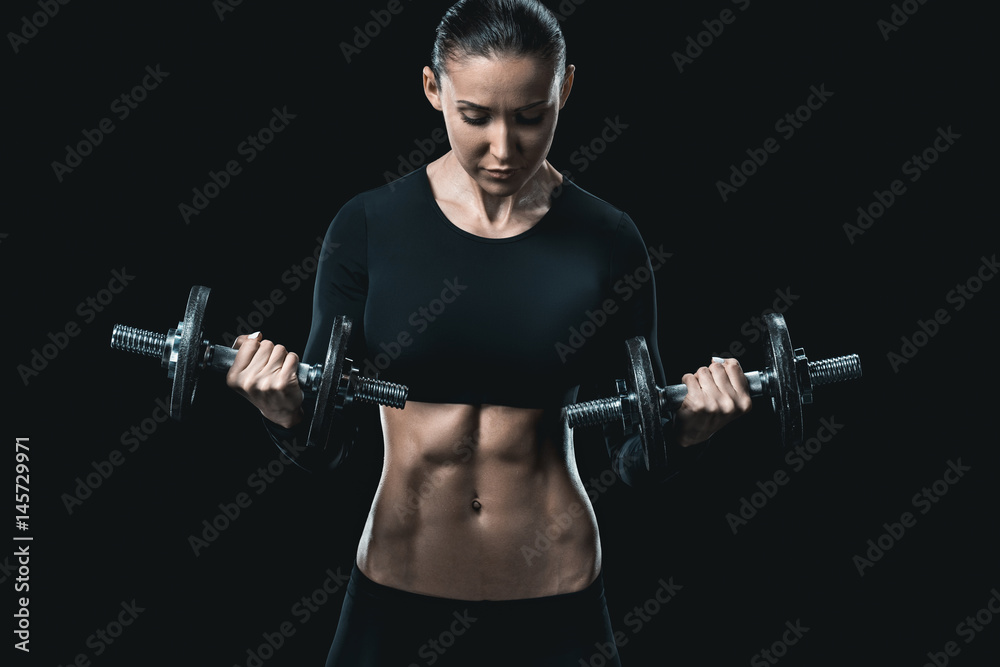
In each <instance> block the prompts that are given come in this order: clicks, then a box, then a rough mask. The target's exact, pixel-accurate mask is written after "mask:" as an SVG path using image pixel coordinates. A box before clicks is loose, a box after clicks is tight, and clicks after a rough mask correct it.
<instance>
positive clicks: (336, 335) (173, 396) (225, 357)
mask: <svg viewBox="0 0 1000 667" xmlns="http://www.w3.org/2000/svg"><path fill="white" fill-rule="evenodd" d="M210 292H211V290H210V289H209V288H208V287H204V286H201V285H195V286H194V287H192V288H191V292H190V294H189V296H188V301H187V307H186V308H185V311H184V319H183V320H182V321H181V322H179V323H178V324H177V327H176V328H174V329H170V330H168V331H167V333H166V334H160V333H155V332H152V331H145V330H142V329H135V328H132V327H127V326H123V325H121V324H116V325H115V326H114V329H113V330H112V332H111V347H112V348H114V349H118V350H124V351H126V352H133V353H136V354H140V355H143V356H148V357H154V358H159V359H160V363H161V366H162V367H163V368H166V369H167V377H168V378H170V379H171V380H172V381H173V384H172V387H171V392H170V416H171V417H173V418H174V419H176V420H180V419H181V418H182V417H183V416H184V415H185V414H187V412H188V411H189V409H190V408H191V404H192V402H193V401H194V395H195V391H196V390H197V388H198V376H199V374H200V373H201V372H202V371H203V370H205V369H212V370H215V371H221V372H223V373H224V372H226V371H228V370H229V368H230V367H231V366H232V365H233V361H234V360H235V359H236V352H237V350H234V349H233V348H231V347H226V346H225V345H212V344H210V343H209V342H208V341H207V340H204V339H203V338H202V335H203V334H202V322H203V321H204V318H205V307H206V305H207V303H208V296H209V294H210ZM350 336H351V320H350V318H348V317H345V316H343V315H340V316H337V317H336V318H335V319H334V322H333V329H332V330H331V332H330V342H329V345H328V346H327V351H326V360H325V361H324V363H322V364H315V365H312V366H310V365H307V364H301V363H300V364H299V368H298V372H297V376H298V380H299V384H300V385H301V386H302V388H303V390H304V391H308V392H315V394H316V409H315V411H314V412H313V417H312V421H311V422H310V423H309V436H308V441H307V443H306V444H307V446H308V447H315V448H318V449H324V448H325V447H326V446H327V444H328V441H329V439H330V437H331V435H337V436H339V437H348V434H346V433H341V429H338V425H339V424H338V423H339V422H340V420H341V417H342V416H343V415H342V413H343V411H344V410H345V409H348V408H349V407H350V406H351V405H352V404H353V403H354V401H361V402H363V403H371V404H378V405H385V406H388V407H392V408H402V407H403V406H404V405H405V404H406V396H407V394H408V393H409V390H408V389H407V387H406V386H405V385H401V384H395V383H392V382H385V381H384V380H378V379H375V378H369V377H363V376H360V375H358V369H357V368H355V367H354V366H353V363H352V361H351V360H350V359H348V358H346V357H345V352H346V349H347V341H348V339H349V338H350ZM351 436H353V434H351Z"/></svg>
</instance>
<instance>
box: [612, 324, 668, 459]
mask: <svg viewBox="0 0 1000 667" xmlns="http://www.w3.org/2000/svg"><path fill="white" fill-rule="evenodd" d="M626 345H627V347H628V359H629V365H630V368H631V369H632V372H631V373H630V374H629V376H628V385H627V386H628V392H629V394H630V396H633V397H634V399H633V400H634V401H635V406H636V407H637V408H638V411H639V419H638V426H639V430H640V437H641V438H642V453H643V456H644V458H645V461H646V469H647V470H664V469H666V465H667V448H666V442H664V440H663V424H662V423H661V422H660V397H659V394H658V392H657V391H656V377H655V376H654V375H653V364H652V363H651V362H650V359H649V348H647V347H646V339H645V338H643V337H642V336H636V337H635V338H630V339H629V340H628V341H626ZM623 407H624V406H623Z"/></svg>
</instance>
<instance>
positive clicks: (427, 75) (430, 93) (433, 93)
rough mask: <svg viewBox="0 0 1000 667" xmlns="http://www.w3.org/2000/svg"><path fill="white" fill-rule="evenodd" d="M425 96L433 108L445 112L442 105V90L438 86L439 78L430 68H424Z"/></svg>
mask: <svg viewBox="0 0 1000 667" xmlns="http://www.w3.org/2000/svg"><path fill="white" fill-rule="evenodd" d="M424 95H426V96H427V99H428V100H429V101H430V103H431V106H432V107H434V108H435V109H437V110H438V111H443V110H444V105H442V104H441V88H440V86H438V81H437V77H436V76H434V70H432V69H431V68H430V67H424Z"/></svg>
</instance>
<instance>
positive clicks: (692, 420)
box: [674, 357, 753, 447]
mask: <svg viewBox="0 0 1000 667" xmlns="http://www.w3.org/2000/svg"><path fill="white" fill-rule="evenodd" d="M681 381H682V382H683V383H684V384H685V385H686V386H687V396H685V397H684V402H683V403H681V405H680V407H678V408H677V412H676V417H677V420H676V423H675V424H674V436H675V437H676V439H677V443H678V444H679V445H680V446H681V447H690V446H691V445H695V444H698V443H699V442H704V441H705V440H708V439H709V438H710V437H711V436H712V434H713V433H715V432H716V431H718V430H719V429H720V428H722V427H723V426H725V425H726V424H728V423H729V422H731V421H733V420H734V419H737V418H738V417H740V416H742V415H745V414H746V413H748V412H750V408H751V407H752V405H753V401H752V400H751V398H750V387H749V384H748V383H747V378H746V376H745V375H744V374H743V369H742V368H741V367H740V362H738V361H737V360H736V359H719V358H717V357H713V360H712V363H711V364H709V365H708V366H702V367H701V368H699V369H698V370H697V371H695V372H694V373H687V374H686V375H684V376H683V377H682V378H681Z"/></svg>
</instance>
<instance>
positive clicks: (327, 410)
mask: <svg viewBox="0 0 1000 667" xmlns="http://www.w3.org/2000/svg"><path fill="white" fill-rule="evenodd" d="M350 337H351V321H350V320H349V319H348V318H347V317H345V316H343V315H338V316H337V317H336V318H334V320H333V329H332V331H331V332H330V343H329V345H328V346H327V349H326V361H325V363H324V364H323V377H322V379H321V380H320V383H319V387H318V388H317V390H316V409H315V411H314V412H313V418H312V422H311V423H310V424H309V437H308V440H307V443H306V444H307V446H308V447H311V448H316V450H322V449H324V448H325V447H327V446H328V441H329V438H330V435H331V433H335V434H336V435H337V437H344V438H350V437H353V434H347V433H341V431H342V430H343V428H342V427H340V428H337V427H336V426H337V422H338V421H340V420H339V419H338V417H340V416H341V415H340V411H341V410H342V409H343V408H344V407H345V406H344V405H343V396H344V392H342V391H341V390H340V385H341V383H342V382H346V381H347V378H345V377H344V360H345V357H346V353H347V341H348V340H349V339H350ZM316 450H314V451H316Z"/></svg>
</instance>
